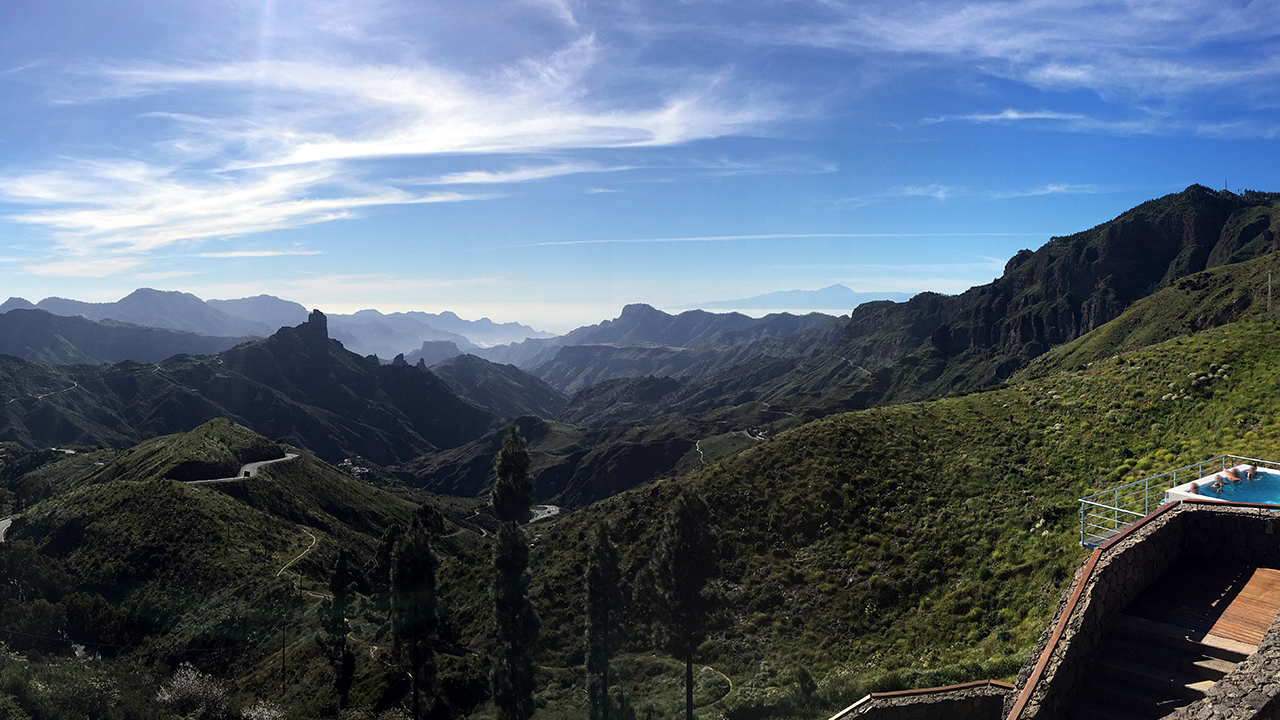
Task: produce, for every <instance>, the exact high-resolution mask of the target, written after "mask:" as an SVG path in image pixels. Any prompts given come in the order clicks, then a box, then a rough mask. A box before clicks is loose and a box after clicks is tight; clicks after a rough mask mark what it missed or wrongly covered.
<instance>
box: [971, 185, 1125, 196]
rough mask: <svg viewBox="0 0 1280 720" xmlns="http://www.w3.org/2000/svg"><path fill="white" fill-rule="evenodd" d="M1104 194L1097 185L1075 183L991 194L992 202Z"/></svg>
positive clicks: (1000, 191) (999, 191)
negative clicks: (1045, 196)
mask: <svg viewBox="0 0 1280 720" xmlns="http://www.w3.org/2000/svg"><path fill="white" fill-rule="evenodd" d="M1098 192H1102V191H1101V190H1099V189H1098V186H1096V185H1089V184H1083V185H1081V184H1073V183H1049V184H1047V185H1040V186H1038V187H1033V188H1027V189H1024V190H998V191H995V192H992V193H990V194H989V197H990V198H991V199H992V200H1008V199H1011V198H1023V197H1041V196H1044V195H1092V194H1094V193H1098Z"/></svg>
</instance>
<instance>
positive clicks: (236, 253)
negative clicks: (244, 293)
mask: <svg viewBox="0 0 1280 720" xmlns="http://www.w3.org/2000/svg"><path fill="white" fill-rule="evenodd" d="M323 254H324V253H322V252H321V251H319V250H226V251H223V252H203V253H200V254H199V255H197V257H202V258H265V257H292V256H299V255H323Z"/></svg>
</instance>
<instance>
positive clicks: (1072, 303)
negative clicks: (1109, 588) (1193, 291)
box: [699, 185, 1280, 411]
mask: <svg viewBox="0 0 1280 720" xmlns="http://www.w3.org/2000/svg"><path fill="white" fill-rule="evenodd" d="M1278 200H1280V194H1275V193H1256V192H1246V193H1244V194H1241V195H1236V194H1234V193H1230V192H1227V191H1221V192H1215V191H1213V190H1210V189H1209V188H1206V187H1203V186H1200V185H1192V186H1190V187H1188V188H1187V189H1186V190H1184V191H1182V192H1180V193H1176V194H1171V195H1166V196H1164V197H1162V198H1157V199H1155V200H1150V201H1148V202H1145V203H1142V204H1141V205H1139V206H1137V207H1135V208H1133V209H1131V210H1128V211H1126V212H1124V213H1122V214H1121V215H1120V216H1118V217H1116V218H1115V219H1113V220H1110V221H1108V222H1105V223H1102V224H1100V225H1098V226H1096V227H1094V228H1091V229H1089V230H1085V231H1082V232H1079V233H1075V234H1073V235H1070V236H1066V237H1055V238H1051V239H1050V240H1049V242H1047V243H1045V244H1044V245H1043V246H1041V247H1040V248H1039V249H1038V250H1035V251H1034V252H1033V251H1031V250H1022V251H1019V252H1018V253H1017V254H1016V255H1015V256H1014V257H1013V258H1011V259H1010V260H1009V262H1008V263H1007V264H1006V265H1005V270H1004V273H1003V274H1002V275H1001V276H1000V277H999V278H997V279H996V280H994V281H993V282H991V283H988V284H986V285H979V286H976V287H973V288H970V289H969V290H967V291H965V292H964V293H961V294H959V295H950V296H948V295H940V294H938V293H921V294H919V295H916V296H915V297H913V298H912V299H911V300H909V301H907V302H905V303H893V302H887V301H882V302H872V303H866V304H864V305H861V306H859V307H858V308H856V309H855V310H854V312H853V314H852V315H851V317H850V319H849V322H848V324H847V326H846V327H845V330H844V332H843V334H842V335H841V337H840V339H839V340H838V342H836V343H835V344H834V345H832V346H831V347H830V348H828V349H827V350H825V351H824V352H822V353H820V354H818V355H817V356H815V357H812V358H806V359H803V360H802V361H799V362H796V363H794V365H793V367H791V368H786V367H785V366H782V365H779V364H777V363H775V364H774V368H773V370H772V371H770V372H768V373H766V374H772V375H773V377H772V379H769V378H767V377H760V376H759V374H758V373H757V375H756V376H755V377H752V378H751V381H750V383H749V387H748V388H744V387H743V386H742V383H741V382H740V378H742V377H744V376H746V375H747V374H749V373H752V372H756V371H757V370H759V369H761V368H754V369H753V368H749V367H744V368H738V369H736V370H735V371H733V373H730V374H728V375H726V376H723V377H719V378H714V379H708V383H704V384H703V387H701V388H700V389H699V391H700V392H701V393H702V394H703V395H704V396H705V397H708V398H714V397H717V396H724V395H726V394H729V395H731V396H732V397H735V398H736V399H737V401H739V402H741V401H744V400H747V399H750V400H758V401H763V402H774V401H778V400H781V399H783V398H795V397H799V396H803V395H805V394H809V395H814V394H818V395H821V394H823V393H828V395H827V397H826V399H825V400H823V401H822V402H823V403H825V406H826V409H827V411H833V410H855V409H861V408H865V407H869V406H871V405H876V404H884V403H891V402H904V401H914V400H922V399H926V398H930V397H938V396H941V395H945V394H947V393H950V392H957V391H960V392H963V391H970V390H976V389H979V388H984V387H989V386H991V385H994V384H996V383H998V382H1000V381H1002V380H1004V379H1006V378H1008V377H1010V375H1012V373H1013V372H1014V371H1016V370H1017V369H1018V368H1020V367H1022V366H1023V365H1024V364H1026V363H1027V362H1029V361H1030V360H1032V359H1034V358H1036V357H1038V356H1040V355H1042V354H1043V353H1045V352H1046V351H1048V350H1049V349H1050V348H1051V347H1053V346H1054V345H1057V344H1060V343H1065V342H1069V341H1071V340H1074V339H1075V338H1077V337H1080V336H1082V335H1084V334H1085V333H1087V332H1089V331H1091V330H1093V329H1095V328H1097V327H1100V326H1102V325H1103V324H1105V323H1107V322H1109V321H1110V320H1113V319H1115V318H1116V317H1118V316H1119V315H1120V314H1121V313H1122V312H1123V311H1124V310H1125V308H1127V307H1128V306H1129V305H1130V304H1132V303H1133V302H1135V301H1137V300H1139V299H1140V298H1143V297H1146V296H1148V295H1150V294H1152V293H1154V292H1156V291H1158V290H1160V289H1162V288H1164V287H1168V286H1169V285H1170V284H1171V283H1173V282H1175V281H1177V280H1178V279H1179V278H1183V277H1186V276H1189V275H1192V274H1194V273H1198V272H1201V271H1204V270H1206V269H1208V268H1212V267H1217V266H1221V265H1226V264H1231V263H1238V262H1242V261H1245V260H1248V259H1250V258H1254V257H1258V256H1260V255H1264V254H1267V253H1271V252H1275V251H1276V250H1280V240H1278V238H1280V207H1277V206H1276V204H1277V201H1278ZM711 382H718V383H721V385H722V389H721V390H717V389H716V388H715V387H713V386H711V384H710V383H711ZM832 393H834V394H832Z"/></svg>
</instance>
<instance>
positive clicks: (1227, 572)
mask: <svg viewBox="0 0 1280 720" xmlns="http://www.w3.org/2000/svg"><path fill="white" fill-rule="evenodd" d="M1277 611H1280V569H1272V568H1254V567H1251V566H1247V565H1242V564H1236V563H1231V562H1229V561H1222V560H1215V561H1213V562H1211V563H1210V562H1204V561H1196V560H1194V559H1184V560H1181V561H1179V562H1178V563H1177V564H1175V565H1174V566H1173V567H1172V568H1170V569H1169V571H1168V572H1166V573H1165V574H1164V575H1163V576H1162V577H1161V578H1160V579H1159V580H1157V581H1156V582H1155V584H1154V585H1152V586H1151V587H1149V588H1147V590H1146V591H1145V592H1143V593H1142V595H1140V596H1138V599H1137V600H1135V601H1134V602H1133V604H1132V605H1130V606H1129V608H1128V610H1127V612H1128V613H1130V614H1132V615H1136V616H1138V617H1142V618H1146V619H1148V620H1156V621H1159V622H1164V623H1168V624H1170V625H1177V626H1178V627H1181V628H1184V629H1186V630H1187V631H1189V633H1190V634H1189V636H1190V637H1191V638H1192V639H1194V640H1200V639H1203V638H1204V636H1206V635H1213V636H1216V637H1222V638H1227V639H1230V640H1235V641H1237V642H1242V643H1246V644H1248V645H1252V646H1254V647H1257V645H1258V643H1260V642H1262V636H1263V635H1265V634H1266V632H1267V629H1268V628H1269V627H1271V621H1272V620H1274V619H1275V617H1276V612H1277Z"/></svg>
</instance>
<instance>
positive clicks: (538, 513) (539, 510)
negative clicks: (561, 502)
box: [529, 505, 560, 525]
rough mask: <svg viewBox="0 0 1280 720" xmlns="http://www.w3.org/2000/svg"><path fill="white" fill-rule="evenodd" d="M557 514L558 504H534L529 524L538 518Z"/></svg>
mask: <svg viewBox="0 0 1280 720" xmlns="http://www.w3.org/2000/svg"><path fill="white" fill-rule="evenodd" d="M559 514H560V507H559V506H558V505H534V506H533V517H532V518H530V519H529V524H530V525H532V524H534V523H536V522H538V521H539V520H546V519H547V518H549V517H555V516H556V515H559Z"/></svg>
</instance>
